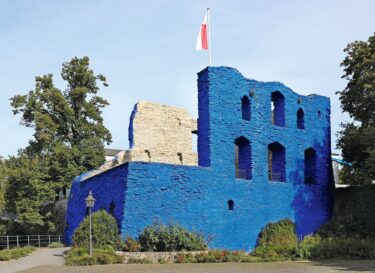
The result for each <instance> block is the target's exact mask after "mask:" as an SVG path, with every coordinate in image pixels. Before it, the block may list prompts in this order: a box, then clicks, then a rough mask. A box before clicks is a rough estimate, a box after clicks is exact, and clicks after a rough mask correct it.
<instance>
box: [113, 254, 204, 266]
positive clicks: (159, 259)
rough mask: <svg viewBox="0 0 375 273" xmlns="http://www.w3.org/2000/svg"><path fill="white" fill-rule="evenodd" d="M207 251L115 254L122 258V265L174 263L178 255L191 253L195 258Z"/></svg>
mask: <svg viewBox="0 0 375 273" xmlns="http://www.w3.org/2000/svg"><path fill="white" fill-rule="evenodd" d="M206 252H207V251H188V252H122V251H117V252H116V254H117V255H119V256H122V257H124V263H129V260H130V263H136V262H135V261H136V260H138V261H147V262H149V263H153V264H157V263H168V264H171V263H173V262H174V259H175V257H176V256H177V254H178V253H191V254H192V255H193V256H195V255H196V254H198V253H206Z"/></svg>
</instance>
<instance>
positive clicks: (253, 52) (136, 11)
mask: <svg viewBox="0 0 375 273" xmlns="http://www.w3.org/2000/svg"><path fill="white" fill-rule="evenodd" d="M207 7H210V8H211V46H212V65H213V66H222V65H223V66H231V67H235V68H237V69H238V70H239V71H240V72H241V73H242V74H243V75H244V76H245V77H247V78H251V79H255V80H259V81H280V82H283V83H284V84H285V85H287V86H288V87H290V88H292V89H293V90H294V91H295V92H297V93H299V94H302V95H308V94H311V93H316V94H320V95H324V96H328V97H330V99H331V107H332V109H331V122H332V145H333V148H334V147H335V141H336V132H337V131H338V130H340V123H341V122H345V121H349V120H350V119H349V116H348V115H347V114H345V113H344V114H343V113H342V111H341V109H340V103H339V100H338V96H337V95H335V92H336V91H339V90H342V89H343V88H344V87H345V85H346V81H345V80H344V79H342V78H341V76H342V74H343V72H342V67H340V63H341V62H342V60H343V59H344V57H345V53H344V52H343V49H344V48H345V47H346V45H347V44H348V43H350V42H352V41H355V40H367V39H368V37H369V36H371V35H373V33H374V31H375V16H374V11H375V1H374V0H351V1H349V0H329V1H327V0H324V1H323V0H319V1H314V0H309V1H301V0H284V1H279V0H247V1H235V0H233V1H227V0H211V1H209V0H201V1H198V0H189V1H182V0H174V1H172V0H153V1H151V0H149V1H143V0H137V1H125V0H123V1H115V0H109V1H100V0H80V1H76V0H65V1H62V0H61V1H60V0H55V1H38V0H19V1H12V0H0V130H1V132H2V133H1V134H0V143H1V144H0V155H2V156H5V157H6V156H9V155H15V154H16V153H17V150H18V149H19V148H22V147H25V146H26V145H27V143H28V141H29V139H31V138H32V134H33V130H32V129H31V128H25V127H24V126H22V125H20V124H19V122H20V116H14V115H13V113H12V109H11V107H10V101H9V98H11V97H12V96H14V95H16V94H26V93H27V92H28V91H29V90H32V89H33V88H34V83H35V81H34V79H35V76H38V75H43V74H47V73H52V74H53V75H54V80H55V84H56V85H57V87H59V88H60V89H64V88H65V85H64V82H63V81H62V80H61V77H60V72H61V65H62V63H63V62H66V61H69V60H70V59H71V58H72V57H74V56H78V57H82V56H89V57H90V60H91V66H92V68H93V69H94V71H95V73H101V74H104V75H105V76H106V77H107V81H108V83H109V87H108V88H103V89H101V91H100V92H99V95H101V96H103V97H104V98H106V99H107V100H108V101H109V102H110V105H109V106H108V107H107V108H106V109H105V110H104V112H103V117H104V123H105V126H106V127H107V128H108V129H109V130H110V131H111V133H112V136H113V142H112V143H111V144H110V145H109V147H111V148H116V149H127V148H128V146H129V145H128V124H129V116H130V113H131V110H132V108H133V106H134V104H135V103H136V102H137V101H140V100H146V101H153V102H158V103H163V104H169V105H174V106H177V107H181V108H185V109H187V110H188V111H189V113H190V114H191V115H192V116H193V117H197V83H196V80H197V72H199V71H201V70H202V69H204V68H205V67H206V66H207V65H208V54H207V52H204V51H195V50H194V47H195V42H196V37H197V34H198V31H199V28H200V24H201V23H202V20H203V17H204V13H205V10H206V8H207Z"/></svg>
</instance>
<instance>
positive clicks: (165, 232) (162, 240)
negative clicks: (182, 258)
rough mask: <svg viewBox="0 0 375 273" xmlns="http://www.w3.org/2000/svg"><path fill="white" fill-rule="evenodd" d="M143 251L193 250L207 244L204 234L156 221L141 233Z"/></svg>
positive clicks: (201, 248)
mask: <svg viewBox="0 0 375 273" xmlns="http://www.w3.org/2000/svg"><path fill="white" fill-rule="evenodd" d="M139 243H140V244H141V246H142V251H181V250H186V251H192V250H205V249H206V248H207V244H206V242H205V240H204V238H203V236H202V235H200V234H197V233H195V232H189V231H188V230H186V229H185V228H184V227H182V226H180V225H177V224H174V225H171V224H170V225H168V226H166V225H163V224H159V223H154V224H152V225H151V226H148V227H146V228H145V229H144V230H143V232H142V233H141V234H140V235H139Z"/></svg>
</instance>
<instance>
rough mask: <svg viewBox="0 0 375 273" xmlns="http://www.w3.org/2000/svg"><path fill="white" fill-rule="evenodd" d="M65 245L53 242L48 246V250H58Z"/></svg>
mask: <svg viewBox="0 0 375 273" xmlns="http://www.w3.org/2000/svg"><path fill="white" fill-rule="evenodd" d="M64 246H65V245H64V244H62V243H59V242H53V243H50V244H49V245H48V247H49V248H59V247H64Z"/></svg>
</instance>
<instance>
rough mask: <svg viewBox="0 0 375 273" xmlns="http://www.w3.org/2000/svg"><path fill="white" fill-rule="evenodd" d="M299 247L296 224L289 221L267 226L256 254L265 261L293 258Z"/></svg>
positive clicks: (262, 233)
mask: <svg viewBox="0 0 375 273" xmlns="http://www.w3.org/2000/svg"><path fill="white" fill-rule="evenodd" d="M297 245H298V239H297V236H296V233H295V227H294V223H293V222H292V221H290V220H289V219H284V220H280V221H278V222H275V223H269V224H267V225H266V226H265V227H264V228H263V230H262V231H261V233H260V236H259V242H258V245H257V247H256V249H255V251H254V254H255V255H257V256H260V257H262V258H265V259H270V260H279V259H280V258H281V259H282V258H286V257H293V256H294V254H295V252H296V249H297Z"/></svg>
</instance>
